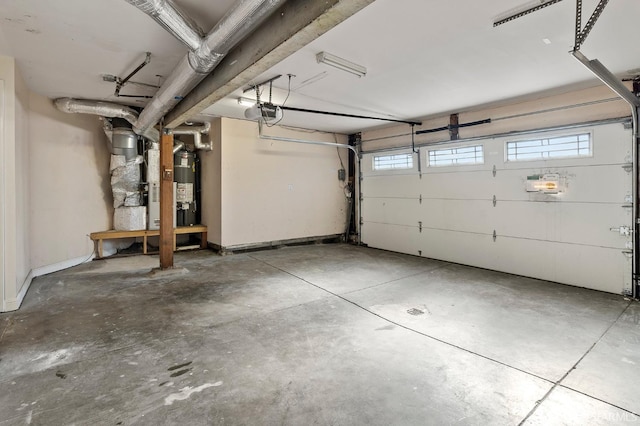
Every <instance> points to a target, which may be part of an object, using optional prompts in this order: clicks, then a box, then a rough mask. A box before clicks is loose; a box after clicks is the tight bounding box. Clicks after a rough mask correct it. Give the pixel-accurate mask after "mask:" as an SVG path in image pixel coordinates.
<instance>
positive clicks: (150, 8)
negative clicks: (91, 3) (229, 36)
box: [126, 0, 204, 50]
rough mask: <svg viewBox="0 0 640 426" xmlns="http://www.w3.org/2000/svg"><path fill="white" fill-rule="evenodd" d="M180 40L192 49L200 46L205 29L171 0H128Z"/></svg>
mask: <svg viewBox="0 0 640 426" xmlns="http://www.w3.org/2000/svg"><path fill="white" fill-rule="evenodd" d="M126 1H127V3H129V4H131V5H133V6H135V7H137V8H138V9H140V10H141V11H143V12H144V13H146V14H147V15H149V16H150V17H151V18H153V20H154V21H156V22H157V23H158V24H160V25H161V26H162V27H163V28H164V29H165V30H167V31H168V32H170V33H171V34H172V35H173V36H174V37H175V38H177V39H178V40H180V41H181V42H182V43H183V44H184V45H185V46H187V47H188V48H189V49H190V50H196V49H197V48H198V47H200V43H201V42H202V37H204V31H202V29H201V28H200V27H199V26H198V24H196V23H195V21H193V20H192V19H191V18H190V17H189V16H188V15H187V14H186V13H184V12H183V11H182V10H181V9H180V8H179V7H178V6H177V5H176V4H174V3H173V2H172V1H171V0H126Z"/></svg>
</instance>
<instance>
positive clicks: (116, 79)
mask: <svg viewBox="0 0 640 426" xmlns="http://www.w3.org/2000/svg"><path fill="white" fill-rule="evenodd" d="M145 54H146V56H145V59H144V61H142V63H141V64H140V65H138V66H137V67H136V69H134V70H133V71H131V72H130V73H129V75H127V76H126V77H125V78H120V77H118V76H115V75H103V76H102V80H103V81H109V82H114V83H116V90H115V91H114V92H113V95H114V96H116V97H119V98H148V99H150V98H152V97H153V96H147V95H123V94H121V93H120V90H122V88H123V87H124V86H125V85H126V84H135V85H137V86H144V87H151V88H153V89H159V88H160V86H156V85H153V84H148V83H140V82H137V81H129V80H131V78H132V77H133V76H134V75H136V74H137V73H138V72H139V71H140V70H141V69H142V68H144V67H145V66H146V65H147V64H149V63H150V62H151V52H145Z"/></svg>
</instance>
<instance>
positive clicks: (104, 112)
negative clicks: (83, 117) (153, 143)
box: [53, 98, 138, 125]
mask: <svg viewBox="0 0 640 426" xmlns="http://www.w3.org/2000/svg"><path fill="white" fill-rule="evenodd" d="M53 103H54V104H55V106H56V108H58V109H59V110H60V111H62V112H66V113H70V114H71V113H79V114H93V115H100V116H102V117H110V118H114V117H118V118H124V119H125V120H127V121H128V122H129V123H131V124H132V125H134V124H136V121H138V113H137V111H135V110H134V109H132V108H129V107H126V106H123V105H118V104H114V103H111V102H101V101H89V100H84V99H71V98H59V99H56V100H55V101H54V102H53Z"/></svg>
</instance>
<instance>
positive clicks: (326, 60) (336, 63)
mask: <svg viewBox="0 0 640 426" xmlns="http://www.w3.org/2000/svg"><path fill="white" fill-rule="evenodd" d="M316 60H317V61H318V63H323V64H327V65H330V66H332V67H335V68H338V69H340V70H342V71H346V72H348V73H351V74H353V75H356V76H358V77H364V76H365V75H367V69H366V68H365V67H363V66H362V65H358V64H354V63H353V62H350V61H347V60H346V59H342V58H339V57H338V56H335V55H332V54H330V53H327V52H320V53H318V54H317V55H316Z"/></svg>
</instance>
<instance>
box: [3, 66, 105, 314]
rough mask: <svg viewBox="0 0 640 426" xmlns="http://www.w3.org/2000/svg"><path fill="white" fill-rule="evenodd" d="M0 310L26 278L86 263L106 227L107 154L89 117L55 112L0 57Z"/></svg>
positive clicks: (14, 304) (17, 295)
mask: <svg viewBox="0 0 640 426" xmlns="http://www.w3.org/2000/svg"><path fill="white" fill-rule="evenodd" d="M0 80H1V81H2V83H1V84H0V88H2V93H1V96H0V100H1V102H2V103H1V108H0V123H1V126H0V142H2V149H0V165H2V169H1V171H0V302H1V306H0V311H11V310H15V309H18V307H19V306H20V303H21V301H22V298H23V297H24V295H25V294H26V291H27V289H28V287H29V284H30V282H31V279H32V278H33V277H34V276H38V275H41V274H43V273H48V272H52V271H55V270H59V269H63V268H65V267H69V266H72V265H74V264H77V263H79V262H80V261H82V260H84V259H86V258H88V257H89V256H91V254H92V252H93V243H92V242H91V240H90V239H89V237H88V234H89V233H90V232H94V231H101V230H105V229H109V228H110V227H111V217H112V213H113V210H112V207H111V205H112V200H111V192H110V189H109V152H108V150H107V146H106V137H105V136H104V134H103V133H102V130H101V125H100V123H99V121H98V119H97V118H96V117H93V116H83V115H71V114H64V113H62V112H59V111H58V110H57V109H55V108H54V106H53V104H52V102H51V100H49V99H47V98H45V97H43V96H40V95H36V94H34V93H32V92H30V91H29V89H28V88H27V86H26V85H25V83H24V81H23V79H22V77H21V75H20V72H19V69H18V67H17V66H16V64H15V60H14V59H13V58H9V57H3V56H0Z"/></svg>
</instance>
